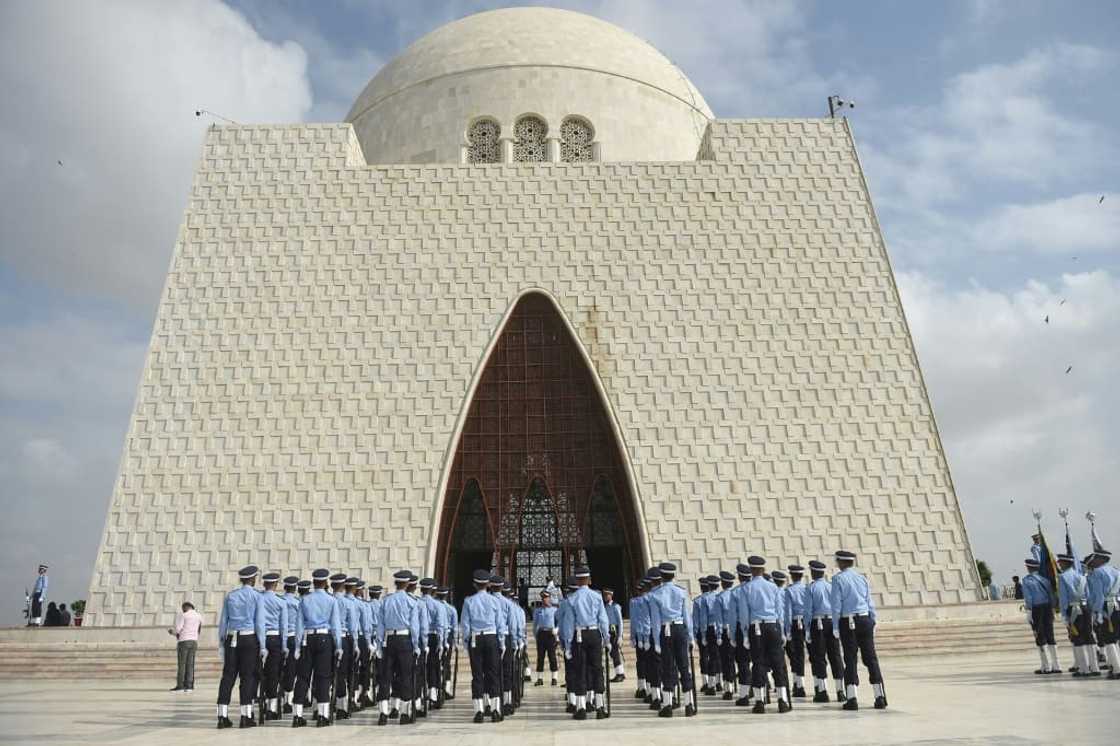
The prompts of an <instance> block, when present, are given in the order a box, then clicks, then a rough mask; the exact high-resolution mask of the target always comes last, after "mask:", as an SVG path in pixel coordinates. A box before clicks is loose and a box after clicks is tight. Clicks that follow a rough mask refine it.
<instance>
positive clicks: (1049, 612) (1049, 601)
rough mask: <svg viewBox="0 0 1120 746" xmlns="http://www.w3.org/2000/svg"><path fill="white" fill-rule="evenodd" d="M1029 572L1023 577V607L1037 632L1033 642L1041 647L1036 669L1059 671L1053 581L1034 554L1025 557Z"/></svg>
mask: <svg viewBox="0 0 1120 746" xmlns="http://www.w3.org/2000/svg"><path fill="white" fill-rule="evenodd" d="M1024 564H1025V565H1026V567H1027V576H1026V577H1025V578H1023V608H1024V609H1026V612H1027V623H1028V624H1030V626H1031V631H1032V632H1034V644H1035V645H1036V646H1037V647H1038V659H1039V661H1040V662H1041V665H1040V666H1039V667H1038V668H1037V669H1035V673H1036V674H1038V675H1040V676H1041V675H1047V674H1060V673H1061V672H1062V669H1061V667H1060V666H1059V665H1058V646H1057V644H1056V643H1055V641H1054V594H1053V593H1051V589H1050V581H1048V580H1047V579H1046V578H1044V577H1042V576H1041V575H1039V574H1038V568H1039V566H1040V563H1039V561H1038V560H1036V559H1035V558H1034V557H1030V558H1028V559H1026V560H1024Z"/></svg>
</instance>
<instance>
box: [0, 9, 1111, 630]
mask: <svg viewBox="0 0 1120 746" xmlns="http://www.w3.org/2000/svg"><path fill="white" fill-rule="evenodd" d="M505 4H506V3H492V2H447V3H437V2H414V3H404V2H368V1H361V0H346V1H342V2H331V3H312V2H272V1H269V2H265V1H263V0H260V1H258V0H243V1H241V2H231V3H229V4H222V3H220V2H219V1H218V0H191V1H190V2H178V3H174V4H162V5H160V4H155V3H141V2H122V1H116V0H113V1H107V2H102V3H98V4H96V5H95V4H77V5H76V4H72V3H58V2H44V3H38V2H35V3H33V2H22V3H5V4H3V6H0V85H2V90H3V91H4V94H5V98H6V100H7V101H8V102H9V105H6V106H4V107H2V108H0V349H2V350H4V354H3V355H2V356H0V497H2V505H3V507H4V509H5V513H6V516H7V519H8V520H6V521H5V522H4V524H3V526H2V527H0V572H2V573H3V576H4V577H6V578H8V579H9V580H8V585H7V586H6V588H5V590H4V591H3V593H0V623H10V622H13V621H16V620H18V609H19V607H20V605H21V600H20V599H21V596H22V594H21V591H22V587H23V584H25V583H30V582H31V580H32V577H33V574H34V568H35V565H36V564H37V563H38V562H39V561H43V560H46V561H49V562H51V563H52V564H53V565H54V568H53V569H52V578H53V584H54V588H55V589H56V590H57V594H58V596H60V597H61V598H63V599H64V600H71V599H72V598H77V597H80V596H84V595H85V589H86V587H87V586H88V580H89V567H90V564H91V562H92V560H93V557H94V554H95V552H96V548H97V544H98V541H99V539H100V535H101V528H102V525H103V520H104V514H105V509H106V506H107V504H108V500H109V495H110V493H111V491H112V486H113V479H114V478H115V474H116V469H117V462H118V460H119V458H120V452H121V444H122V442H123V436H124V433H125V430H126V428H127V424H128V417H129V414H130V411H131V407H132V399H133V396H134V394H135V391H136V386H137V383H138V380H139V376H140V371H141V368H142V365H143V359H144V355H145V350H146V347H147V341H148V335H149V333H150V330H151V325H152V321H153V316H154V313H155V307H156V303H157V300H158V297H159V292H160V289H161V287H162V282H163V276H164V272H165V271H166V268H167V266H168V262H169V261H170V253H171V247H172V245H173V243H174V240H175V235H176V231H177V230H178V225H179V221H180V219H181V215H182V210H183V208H184V205H185V197H186V194H187V190H188V188H189V185H190V179H191V173H192V170H193V168H194V164H195V162H196V160H197V158H198V154H199V147H200V144H201V139H202V133H203V130H204V128H205V127H206V125H207V124H208V122H207V121H205V120H200V119H197V118H195V117H194V116H193V111H194V109H196V108H199V107H204V108H207V109H210V110H212V111H215V112H218V113H219V114H222V115H224V116H227V117H230V118H233V119H236V120H238V121H242V122H293V121H338V120H340V119H342V118H343V117H344V116H345V113H346V111H347V109H348V108H349V106H350V103H351V102H352V100H353V99H354V98H355V97H356V96H357V94H358V93H359V92H360V91H361V89H362V87H363V86H364V85H365V83H366V82H367V81H368V79H369V78H370V77H372V76H373V74H374V73H375V72H376V71H377V69H378V68H379V67H380V66H381V65H382V64H384V63H385V62H386V61H387V60H389V59H391V58H392V57H393V56H394V55H396V54H397V53H398V52H399V51H401V50H402V49H403V48H404V47H405V46H407V45H408V43H410V42H411V41H413V40H415V39H416V38H418V37H419V36H421V35H422V34H424V33H426V32H427V31H430V30H432V29H434V28H436V27H437V26H439V25H441V24H443V23H445V22H447V21H450V20H453V19H455V18H459V17H462V16H464V15H467V14H469V13H472V12H476V11H479V10H485V9H489V8H493V7H499V6H502V5H505ZM550 4H551V5H555V6H558V7H565V8H570V9H573V10H580V11H583V12H588V13H591V14H593V15H597V16H599V17H602V18H604V19H606V20H608V21H611V22H613V23H617V24H618V25H620V26H622V27H623V28H626V29H628V30H630V31H632V32H634V33H636V34H638V35H639V36H642V37H643V38H645V39H647V40H648V41H650V42H651V43H653V44H654V45H655V46H657V47H658V48H659V49H661V50H662V51H663V52H664V53H665V54H666V55H667V56H668V57H669V58H670V59H672V60H673V61H675V62H676V63H677V64H678V65H679V66H680V67H681V68H682V69H683V70H684V72H685V73H686V74H687V75H688V76H689V77H690V78H691V79H692V80H693V82H694V83H695V84H696V85H697V87H698V88H699V89H700V90H701V92H703V93H704V95H705V97H706V98H707V100H708V102H709V104H710V105H711V107H712V109H713V111H714V112H715V113H716V116H718V117H775V116H777V117H804V116H820V115H822V114H823V113H824V112H825V110H826V105H825V99H826V96H827V95H828V94H830V93H839V94H841V95H844V96H846V97H849V98H852V99H854V100H855V101H856V102H857V106H856V108H855V109H854V110H852V111H851V112H850V116H851V119H852V123H853V128H854V131H855V134H856V138H857V145H858V147H859V150H860V155H861V158H862V160H863V162H864V166H865V168H866V171H867V176H868V180H869V182H870V185H871V189H872V196H873V198H874V199H875V203H876V207H877V210H878V212H879V216H880V219H881V222H882V224H883V229H884V232H885V235H886V240H887V245H888V249H889V251H890V254H891V259H892V262H893V264H894V267H895V271H896V273H897V275H898V281H899V285H900V289H901V292H902V296H903V303H904V306H905V309H906V313H907V316H908V319H909V321H910V324H911V327H912V330H913V332H914V336H915V342H916V345H917V348H918V353H919V356H920V358H921V361H922V364H923V369H924V372H925V375H926V381H927V384H928V387H929V389H930V395H931V398H932V400H933V404H934V409H935V412H936V415H937V418H938V423H939V426H940V428H941V431H942V435H943V440H944V444H945V448H946V452H947V454H948V457H949V462H950V467H951V469H952V472H953V477H954V480H955V483H956V486H957V490H958V493H959V496H960V498H961V502H962V505H963V507H964V510H965V517H966V520H967V523H968V527H969V531H970V535H971V538H972V541H973V545H974V549H975V551H976V553H977V556H979V557H981V558H985V559H987V560H988V561H989V563H990V564H992V565H993V567H994V568H995V569H996V570H997V572H998V573H999V574H1000V575H1001V576H1004V577H1006V576H1009V575H1010V574H1011V573H1012V572H1016V571H1018V569H1019V565H1018V561H1019V559H1020V558H1021V557H1022V556H1023V553H1024V551H1025V536H1026V535H1028V534H1029V533H1030V528H1031V526H1032V524H1033V519H1032V518H1031V516H1030V509H1031V508H1032V507H1035V506H1037V507H1040V508H1042V509H1043V510H1044V511H1045V512H1046V514H1047V525H1048V526H1049V527H1050V531H1051V533H1052V534H1055V535H1056V534H1057V533H1058V529H1059V526H1060V523H1059V521H1058V519H1057V516H1056V509H1057V507H1059V506H1061V505H1068V506H1069V507H1071V509H1072V510H1073V511H1074V515H1075V516H1077V519H1076V520H1075V522H1074V528H1075V532H1076V533H1075V538H1076V539H1077V541H1078V542H1079V544H1080V545H1081V547H1082V548H1083V547H1084V546H1085V545H1086V543H1087V542H1086V540H1085V537H1086V528H1085V521H1084V519H1083V518H1082V517H1081V516H1082V514H1083V513H1084V512H1085V511H1086V510H1088V509H1090V508H1092V509H1095V510H1096V511H1097V512H1098V513H1099V514H1100V515H1101V521H1100V524H1099V525H1100V527H1101V529H1100V530H1101V532H1102V534H1103V535H1104V539H1105V541H1106V543H1107V542H1108V541H1109V540H1110V539H1113V538H1115V537H1117V536H1120V517H1118V514H1120V501H1118V500H1117V495H1116V487H1115V484H1116V482H1117V476H1118V471H1120V470H1118V466H1120V464H1118V458H1117V455H1116V454H1117V452H1118V449H1117V448H1116V447H1115V445H1114V444H1115V443H1116V442H1117V440H1118V439H1120V425H1118V424H1117V423H1118V422H1120V395H1118V394H1117V392H1116V387H1115V385H1114V379H1115V371H1116V369H1117V363H1118V362H1120V267H1118V261H1120V189H1118V188H1117V184H1116V172H1117V164H1120V135H1118V132H1117V127H1116V121H1117V120H1118V115H1120V98H1118V97H1117V96H1116V95H1115V90H1114V89H1115V81H1116V80H1117V79H1118V73H1120V52H1118V51H1117V47H1116V44H1115V39H1116V38H1117V37H1118V35H1120V7H1118V6H1117V5H1116V4H1115V3H1112V2H1078V3H1076V4H1059V3H1042V2H1024V1H1019V2H980V1H973V2H964V1H961V2H946V3H898V2H859V3H835V2H801V3H778V2H759V3H754V2H730V1H725V2H693V3H680V2H639V1H638V0H616V1H613V2H611V1H606V0H604V1H602V2H573V3H550ZM11 102H19V103H20V105H19V106H15V105H12V103H11ZM58 161H62V164H61V165H59V163H58ZM1102 196H1104V197H1105V200H1104V202H1103V203H1102V202H1100V201H1099V200H1100V197H1102ZM1047 316H1049V318H1050V321H1049V323H1046V322H1045V321H1044V319H1045V318H1046V317H1047ZM1070 365H1072V366H1073V371H1071V373H1069V374H1066V373H1065V370H1066V368H1067V367H1068V366H1070ZM1012 500H1014V503H1012V502H1011V501H1012Z"/></svg>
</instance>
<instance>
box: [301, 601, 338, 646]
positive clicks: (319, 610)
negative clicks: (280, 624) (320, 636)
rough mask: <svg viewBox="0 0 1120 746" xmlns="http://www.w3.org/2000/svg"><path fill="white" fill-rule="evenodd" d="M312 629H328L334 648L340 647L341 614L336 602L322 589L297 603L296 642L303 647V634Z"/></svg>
mask: <svg viewBox="0 0 1120 746" xmlns="http://www.w3.org/2000/svg"><path fill="white" fill-rule="evenodd" d="M312 629H329V630H330V634H331V635H332V636H333V637H334V646H335V649H336V650H338V649H340V648H341V647H342V613H341V609H340V608H339V605H338V601H336V600H335V598H334V596H332V595H331V594H329V593H327V592H326V590H324V589H323V588H316V589H315V590H313V591H311V592H310V593H308V594H307V595H306V596H304V597H303V598H301V599H300V601H299V616H297V617H296V640H298V641H299V644H300V645H303V644H304V643H305V642H306V641H305V640H304V632H305V631H306V630H312Z"/></svg>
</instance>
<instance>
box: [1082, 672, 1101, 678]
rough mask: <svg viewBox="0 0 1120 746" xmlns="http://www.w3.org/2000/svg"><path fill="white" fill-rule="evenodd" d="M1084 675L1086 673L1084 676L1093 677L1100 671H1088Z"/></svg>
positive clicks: (1099, 673)
mask: <svg viewBox="0 0 1120 746" xmlns="http://www.w3.org/2000/svg"><path fill="white" fill-rule="evenodd" d="M1085 675H1086V676H1094V677H1095V676H1100V675H1101V672H1100V671H1090V672H1089V673H1087V674H1085Z"/></svg>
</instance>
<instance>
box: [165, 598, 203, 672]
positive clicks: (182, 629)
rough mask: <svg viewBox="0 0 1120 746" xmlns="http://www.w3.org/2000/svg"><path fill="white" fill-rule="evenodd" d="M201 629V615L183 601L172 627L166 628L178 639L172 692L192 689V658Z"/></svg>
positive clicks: (168, 632)
mask: <svg viewBox="0 0 1120 746" xmlns="http://www.w3.org/2000/svg"><path fill="white" fill-rule="evenodd" d="M201 630H202V615H201V614H199V613H198V612H197V611H195V610H194V604H192V603H191V602H190V601H185V602H183V613H181V614H179V616H178V617H177V618H176V619H175V627H174V629H169V630H167V634H169V635H173V636H174V637H175V639H176V640H178V641H179V644H178V648H179V651H178V652H179V673H178V675H177V676H176V678H175V688H174V689H172V690H171V691H173V692H183V693H184V694H190V693H191V692H192V691H194V658H195V654H196V653H197V652H198V633H199V632H200V631H201Z"/></svg>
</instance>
